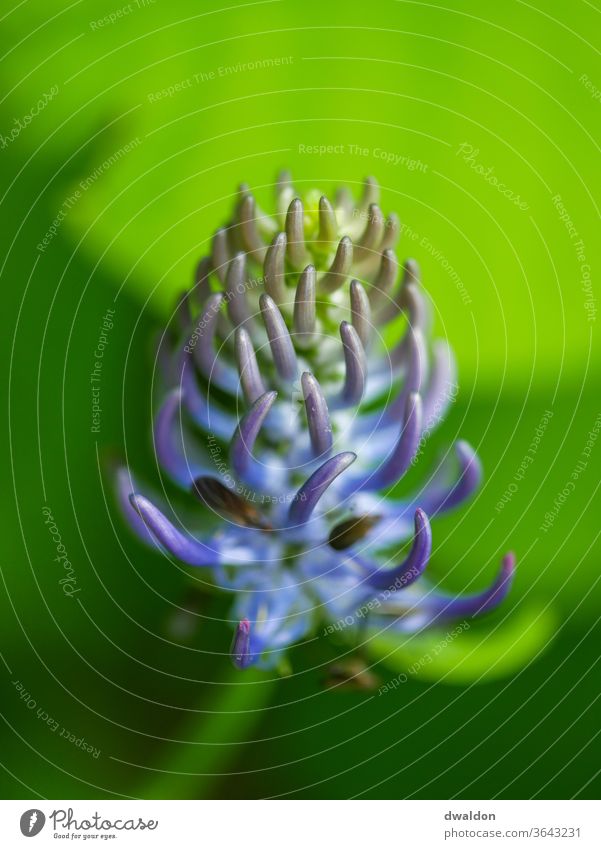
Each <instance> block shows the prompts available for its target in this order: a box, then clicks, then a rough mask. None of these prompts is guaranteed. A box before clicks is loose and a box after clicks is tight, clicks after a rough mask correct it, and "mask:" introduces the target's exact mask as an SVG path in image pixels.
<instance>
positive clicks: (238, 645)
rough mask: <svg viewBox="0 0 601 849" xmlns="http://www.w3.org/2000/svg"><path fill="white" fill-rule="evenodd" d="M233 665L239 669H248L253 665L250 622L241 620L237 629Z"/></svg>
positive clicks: (232, 654)
mask: <svg viewBox="0 0 601 849" xmlns="http://www.w3.org/2000/svg"><path fill="white" fill-rule="evenodd" d="M231 657H232V663H233V664H234V666H235V667H237V668H238V669H246V668H247V667H248V666H250V664H251V663H252V655H251V653H250V622H249V621H248V619H241V620H240V622H239V623H238V627H237V628H236V633H235V634H234V639H233V640H232V648H231Z"/></svg>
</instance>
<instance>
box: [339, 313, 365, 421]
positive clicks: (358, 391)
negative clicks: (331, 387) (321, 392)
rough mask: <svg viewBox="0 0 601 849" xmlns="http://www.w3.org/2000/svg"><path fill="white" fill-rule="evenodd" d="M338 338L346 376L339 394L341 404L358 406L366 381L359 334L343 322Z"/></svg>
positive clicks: (350, 325)
mask: <svg viewBox="0 0 601 849" xmlns="http://www.w3.org/2000/svg"><path fill="white" fill-rule="evenodd" d="M340 338H341V339H342V347H343V351H344V364H345V368H346V376H345V379H344V386H343V388H342V393H341V396H340V397H341V401H342V403H343V404H349V405H350V404H358V403H359V402H360V401H361V399H362V397H363V393H364V391H365V382H366V380H367V358H366V356H365V350H364V348H363V345H362V344H361V340H360V339H359V334H358V333H357V331H356V330H355V328H354V327H353V325H352V324H349V323H348V322H347V321H343V322H342V323H341V325H340Z"/></svg>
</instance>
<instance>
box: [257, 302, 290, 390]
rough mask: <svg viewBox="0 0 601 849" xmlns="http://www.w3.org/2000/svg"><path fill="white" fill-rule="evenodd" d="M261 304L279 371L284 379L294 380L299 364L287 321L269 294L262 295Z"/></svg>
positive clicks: (274, 360) (272, 352) (274, 359)
mask: <svg viewBox="0 0 601 849" xmlns="http://www.w3.org/2000/svg"><path fill="white" fill-rule="evenodd" d="M259 305H260V307H261V314H262V315H263V321H264V323H265V329H266V330H267V336H268V337H269V345H270V347H271V355H272V357H273V362H274V363H275V367H276V369H277V372H278V374H279V375H280V377H281V378H282V379H283V380H294V378H295V377H296V375H297V371H298V364H297V362H296V354H295V352H294V345H293V344H292V339H291V338H290V333H289V332H288V328H287V327H286V322H285V321H284V319H283V318H282V314H281V312H280V311H279V309H278V307H277V305H276V303H275V301H274V300H273V299H272V298H270V297H269V295H265V294H263V295H261V297H260V299H259Z"/></svg>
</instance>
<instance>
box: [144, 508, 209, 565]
mask: <svg viewBox="0 0 601 849" xmlns="http://www.w3.org/2000/svg"><path fill="white" fill-rule="evenodd" d="M129 501H130V504H131V506H132V507H133V509H134V510H135V511H136V512H137V513H138V515H139V516H140V517H141V519H142V520H143V521H144V523H145V524H146V526H147V528H149V530H150V531H152V533H153V534H154V536H155V537H156V538H157V540H158V541H159V542H160V544H161V545H162V546H163V547H164V548H166V549H167V551H169V552H171V554H173V556H174V557H177V558H178V559H179V560H183V562H184V563H188V564H189V565H190V566H217V565H218V563H219V562H220V555H219V552H218V551H216V550H214V549H211V548H209V546H207V545H204V544H203V543H202V542H199V541H198V540H196V539H194V538H193V537H191V536H189V535H186V536H184V534H182V533H181V532H180V531H178V530H177V528H176V527H174V525H173V524H172V523H171V522H170V521H169V519H168V518H167V517H166V516H165V515H164V514H163V513H161V511H160V510H159V509H158V507H155V505H154V504H153V503H152V501H149V500H148V499H147V498H145V497H144V496H143V495H138V494H136V493H133V494H132V495H130V497H129Z"/></svg>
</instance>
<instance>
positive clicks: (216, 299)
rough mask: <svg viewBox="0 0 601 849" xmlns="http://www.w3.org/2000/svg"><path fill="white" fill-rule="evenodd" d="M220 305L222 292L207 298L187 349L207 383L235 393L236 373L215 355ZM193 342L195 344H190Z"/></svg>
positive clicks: (236, 386)
mask: <svg viewBox="0 0 601 849" xmlns="http://www.w3.org/2000/svg"><path fill="white" fill-rule="evenodd" d="M222 303H223V293H222V292H216V293H215V294H214V295H210V296H209V298H208V299H207V301H206V303H205V305H204V307H203V310H202V312H201V314H200V316H199V318H198V321H197V322H196V323H195V326H194V327H193V329H192V334H191V335H190V338H189V340H188V345H187V347H189V348H190V349H191V350H193V352H194V359H195V362H196V365H197V366H198V370H199V371H200V373H201V374H202V375H204V377H206V379H207V380H208V381H209V383H215V384H217V386H220V387H221V388H222V389H226V390H228V391H230V392H235V391H236V390H237V388H238V376H237V375H236V372H235V371H234V369H232V368H229V367H227V366H224V365H223V363H222V362H220V360H219V358H218V357H217V356H216V355H215V334H216V331H217V324H218V321H219V313H220V307H221V304H222ZM193 340H194V341H195V344H192V342H193Z"/></svg>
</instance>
